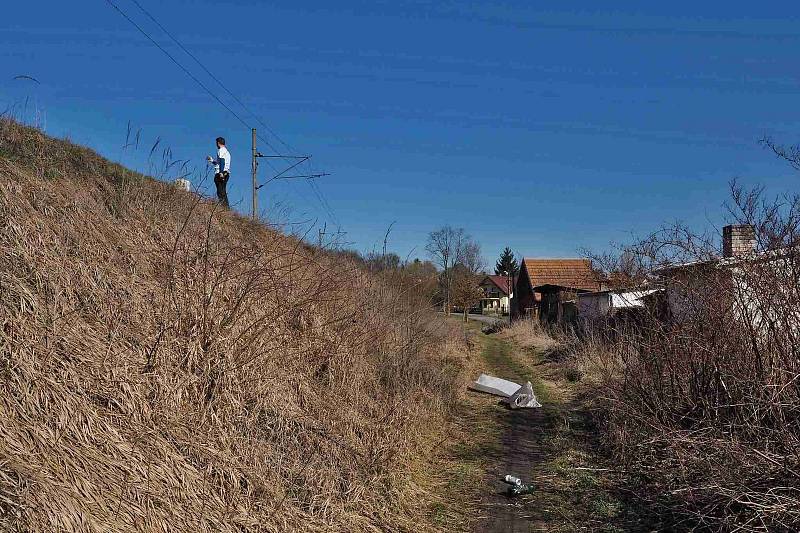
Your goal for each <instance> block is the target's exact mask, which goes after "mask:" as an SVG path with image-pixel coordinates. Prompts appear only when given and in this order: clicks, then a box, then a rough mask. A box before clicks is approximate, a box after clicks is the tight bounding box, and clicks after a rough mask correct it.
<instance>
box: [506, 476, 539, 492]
mask: <svg viewBox="0 0 800 533" xmlns="http://www.w3.org/2000/svg"><path fill="white" fill-rule="evenodd" d="M502 479H503V481H505V482H506V483H508V484H509V485H511V486H510V487H508V490H507V491H506V492H507V493H508V495H509V496H519V495H520V494H533V485H532V484H530V483H523V482H522V480H521V479H520V478H518V477H516V476H512V475H511V474H507V475H506V476H505V477H503V478H502Z"/></svg>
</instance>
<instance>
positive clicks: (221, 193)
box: [214, 171, 231, 207]
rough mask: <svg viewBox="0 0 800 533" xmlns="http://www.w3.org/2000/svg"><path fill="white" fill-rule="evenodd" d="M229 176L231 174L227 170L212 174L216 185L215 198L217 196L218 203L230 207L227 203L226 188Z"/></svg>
mask: <svg viewBox="0 0 800 533" xmlns="http://www.w3.org/2000/svg"><path fill="white" fill-rule="evenodd" d="M230 177H231V175H230V173H229V172H227V171H223V172H218V173H216V174H214V185H216V186H217V198H219V201H220V203H222V205H224V206H225V207H230V205H229V204H228V191H227V190H226V187H227V186H228V179H230Z"/></svg>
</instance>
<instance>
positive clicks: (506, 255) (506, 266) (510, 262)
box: [494, 246, 519, 276]
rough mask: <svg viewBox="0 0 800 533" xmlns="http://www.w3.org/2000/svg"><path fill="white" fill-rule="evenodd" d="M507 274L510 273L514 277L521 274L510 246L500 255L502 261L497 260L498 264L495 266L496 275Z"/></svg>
mask: <svg viewBox="0 0 800 533" xmlns="http://www.w3.org/2000/svg"><path fill="white" fill-rule="evenodd" d="M505 272H508V273H510V274H511V275H512V276H516V275H517V274H519V265H518V264H517V260H516V259H515V258H514V252H512V251H511V248H509V247H508V246H506V249H505V250H503V253H502V254H500V259H498V260H497V264H495V266H494V273H495V274H497V275H498V276H500V275H503V274H504V273H505Z"/></svg>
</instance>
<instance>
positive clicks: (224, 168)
mask: <svg viewBox="0 0 800 533" xmlns="http://www.w3.org/2000/svg"><path fill="white" fill-rule="evenodd" d="M212 163H213V164H214V170H215V171H216V172H230V171H231V153H230V152H229V151H228V149H227V148H225V147H224V146H220V147H219V150H217V158H216V159H215V160H213V161H212Z"/></svg>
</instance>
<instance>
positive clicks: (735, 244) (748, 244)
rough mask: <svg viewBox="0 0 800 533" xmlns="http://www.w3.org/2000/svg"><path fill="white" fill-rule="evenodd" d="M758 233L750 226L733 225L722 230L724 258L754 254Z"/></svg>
mask: <svg viewBox="0 0 800 533" xmlns="http://www.w3.org/2000/svg"><path fill="white" fill-rule="evenodd" d="M755 249H756V231H755V230H754V229H753V226H751V225H750V224H732V225H730V226H725V227H724V228H722V256H723V257H736V256H739V255H746V254H750V253H753V252H754V251H755Z"/></svg>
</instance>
